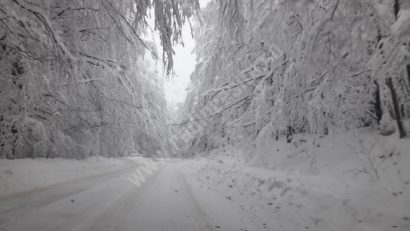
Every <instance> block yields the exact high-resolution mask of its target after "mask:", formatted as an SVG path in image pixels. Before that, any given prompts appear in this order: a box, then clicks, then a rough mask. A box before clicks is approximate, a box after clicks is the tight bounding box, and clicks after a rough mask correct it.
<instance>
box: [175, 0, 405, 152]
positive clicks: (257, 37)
mask: <svg viewBox="0 0 410 231" xmlns="http://www.w3.org/2000/svg"><path fill="white" fill-rule="evenodd" d="M409 17H410V2H408V1H404V0H399V1H393V0H383V1H371V0H359V1H356V0H335V1H327V0H312V1H308V0H305V1H302V0H300V1H281V0H278V1H264V0H252V1H245V0H228V1H222V0H219V1H217V0H214V1H211V3H210V4H209V5H208V6H207V8H206V9H205V10H204V11H203V12H202V14H201V17H199V18H198V20H197V22H196V26H195V39H196V41H197V44H198V45H197V48H196V53H197V55H198V59H199V64H198V65H197V67H196V70H195V72H194V74H193V75H192V81H193V83H192V86H191V91H190V93H189V96H188V100H187V102H186V104H185V106H184V108H183V109H182V114H183V118H182V121H188V122H189V121H192V120H189V119H187V118H188V116H191V117H192V113H191V111H194V113H193V114H194V116H193V117H195V118H201V119H203V120H205V121H206V123H205V126H203V127H202V128H201V129H197V130H196V134H195V135H193V136H192V137H191V139H190V147H191V151H192V152H196V151H198V150H200V151H203V150H210V149H213V148H216V147H221V146H223V145H226V144H232V143H237V142H243V141H253V140H256V139H257V138H258V137H261V136H264V137H266V138H268V139H270V140H278V139H282V138H283V139H286V140H287V141H289V142H290V141H291V140H292V136H293V135H294V134H297V133H311V134H319V135H327V134H329V133H332V132H336V131H343V130H350V129H353V128H359V127H375V128H378V127H379V128H380V129H381V130H382V131H381V132H387V133H390V134H391V133H392V132H395V131H397V132H398V134H399V135H400V136H401V137H404V136H405V135H406V127H407V126H408V125H407V124H406V122H407V121H408V119H409V118H410V66H409V65H410V23H409V21H410V18H409ZM239 101H240V102H239ZM238 102H239V103H238ZM207 105H208V106H207ZM209 105H213V106H212V107H211V106H209ZM203 108H207V109H210V110H211V111H212V112H210V113H204V112H203ZM221 109H226V110H221ZM203 115H205V116H203ZM382 118H383V120H382ZM195 120H198V119H195ZM382 128H389V129H390V132H389V131H383V129H382ZM407 129H408V127H407ZM407 132H408V131H407Z"/></svg>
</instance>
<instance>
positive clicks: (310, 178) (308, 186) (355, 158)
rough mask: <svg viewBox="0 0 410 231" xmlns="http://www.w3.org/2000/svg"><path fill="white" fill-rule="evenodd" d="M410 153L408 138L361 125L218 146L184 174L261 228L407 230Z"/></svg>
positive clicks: (195, 162) (409, 217) (409, 224)
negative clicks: (248, 147)
mask: <svg viewBox="0 0 410 231" xmlns="http://www.w3.org/2000/svg"><path fill="white" fill-rule="evenodd" d="M238 150H240V149H238ZM250 152H252V153H250ZM409 152H410V142H409V140H408V139H405V140H398V139H397V138H396V137H382V136H380V135H377V134H376V133H374V132H370V131H368V130H359V131H358V130H356V131H352V132H347V133H342V134H337V135H330V136H328V137H323V138H319V137H317V138H316V139H315V138H312V137H303V136H299V137H295V138H294V140H293V142H292V143H290V144H288V143H286V142H285V141H283V142H281V141H279V142H270V143H265V144H264V145H262V144H261V143H259V145H258V146H257V147H254V148H252V150H242V151H237V150H234V149H225V150H218V151H214V152H213V153H212V154H211V156H210V157H209V158H203V159H199V160H193V161H191V162H189V163H187V164H186V165H185V167H184V171H185V173H186V175H188V176H189V177H187V179H189V181H190V182H191V183H192V184H193V185H197V186H198V187H202V188H205V189H210V190H212V191H215V192H216V193H218V194H219V195H220V196H221V197H222V198H225V199H226V200H228V201H230V202H231V203H232V204H234V205H235V206H236V207H237V208H238V211H242V212H244V213H245V214H247V215H246V217H251V218H252V219H251V223H252V225H249V227H255V225H256V226H257V227H260V230H284V231H287V230H327V231H328V230H369V231H370V230H371V231H377V230H380V231H385V230H403V231H405V230H410V168H409V167H408V166H409V163H410V155H409V154H410V153H409ZM249 153H250V154H249ZM240 154H242V155H240ZM249 230H252V229H249Z"/></svg>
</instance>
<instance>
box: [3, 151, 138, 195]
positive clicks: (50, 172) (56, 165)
mask: <svg viewBox="0 0 410 231" xmlns="http://www.w3.org/2000/svg"><path fill="white" fill-rule="evenodd" d="M136 161H137V159H132V158H117V159H116V158H104V157H90V158H88V159H85V160H69V159H62V158H55V159H45V158H38V159H17V160H6V159H3V160H0V196H5V195H9V194H14V193H18V192H23V191H29V190H34V189H37V188H42V187H45V186H49V185H53V184H58V183H63V182H66V181H70V180H74V179H79V178H83V177H87V176H93V175H99V174H103V173H108V172H113V171H118V170H120V169H123V168H126V167H129V166H131V165H133V164H135V162H136Z"/></svg>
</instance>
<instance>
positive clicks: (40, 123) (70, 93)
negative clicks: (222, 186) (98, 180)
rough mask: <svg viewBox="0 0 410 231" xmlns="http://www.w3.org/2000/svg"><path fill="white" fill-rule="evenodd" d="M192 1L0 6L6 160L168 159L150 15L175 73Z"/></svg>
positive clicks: (1, 152) (18, 1)
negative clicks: (143, 155)
mask: <svg viewBox="0 0 410 231" xmlns="http://www.w3.org/2000/svg"><path fill="white" fill-rule="evenodd" d="M197 8H198V2H197V1H187V0H172V1H168V0H124V1H115V2H114V1H106V0H87V1H77V0H75V1H71V0H42V1H30V0H6V1H1V2H0V49H1V51H0V63H1V67H0V83H1V84H0V95H1V98H0V119H1V121H0V131H1V132H0V137H1V138H0V141H1V142H0V143H1V144H0V157H1V158H5V157H7V158H21V157H40V156H43V157H54V156H62V157H73V158H85V157H87V156H90V155H104V156H122V155H127V154H130V153H133V152H142V153H146V154H151V155H163V154H164V153H165V151H164V149H165V148H166V147H167V145H166V144H167V137H166V136H167V132H164V130H165V131H166V124H165V115H164V114H163V111H164V109H165V101H164V96H163V94H162V89H161V88H162V80H161V77H160V76H159V74H158V73H156V71H155V68H154V66H153V64H152V61H149V60H150V59H151V58H150V57H153V58H154V59H157V58H159V57H158V55H157V54H156V51H155V46H153V45H152V44H153V43H152V42H150V41H147V40H146V39H144V38H145V37H147V36H145V33H147V32H148V27H150V25H149V24H148V18H149V17H153V18H154V22H155V25H154V26H155V29H156V30H157V31H158V33H159V35H160V38H161V44H162V45H163V51H164V53H163V56H162V61H163V62H164V65H165V66H166V69H167V70H168V71H171V70H172V64H173V59H172V55H173V53H174V52H173V48H172V46H173V45H174V44H176V43H178V42H180V41H181V28H182V26H183V24H185V23H187V22H188V19H189V17H191V16H192V15H193V14H194V11H195V10H196V9H197Z"/></svg>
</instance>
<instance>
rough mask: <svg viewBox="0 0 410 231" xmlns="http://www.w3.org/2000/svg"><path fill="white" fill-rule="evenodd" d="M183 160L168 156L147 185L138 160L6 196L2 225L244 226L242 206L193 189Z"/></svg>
mask: <svg viewBox="0 0 410 231" xmlns="http://www.w3.org/2000/svg"><path fill="white" fill-rule="evenodd" d="M178 162H180V161H166V162H165V163H163V164H161V165H159V167H158V171H156V172H155V173H153V174H145V175H144V176H143V177H144V179H145V181H144V183H143V184H141V186H138V185H137V184H135V183H133V180H132V179H133V177H134V178H135V172H136V171H137V169H138V168H139V166H135V167H134V168H128V169H125V170H121V171H117V172H115V173H110V174H105V175H100V176H94V177H87V178H82V179H79V180H74V181H71V182H69V183H63V184H59V185H54V186H49V187H46V188H43V189H38V190H35V191H31V192H25V193H19V194H15V195H11V196H6V197H2V198H0V230H2V231H27V230H41V231H55V230H96V231H104V230H117V231H127V230H130V231H131V230H132V231H136V230H138V231H163V230H164V231H165V230H167V231H172V230H175V231H177V230H178V231H206V230H241V228H240V224H241V222H243V220H242V221H241V220H240V218H239V216H237V217H236V214H237V212H236V211H232V210H230V209H231V208H230V207H229V204H228V205H226V204H224V200H222V201H218V200H219V199H218V198H217V197H215V198H213V199H210V198H212V195H210V194H209V193H208V192H205V191H203V192H201V191H198V190H199V189H192V188H191V187H190V186H189V184H188V183H187V182H186V180H185V177H183V176H182V174H181V173H180V171H179V167H178V164H179V163H178ZM143 173H145V172H143ZM130 179H131V180H130ZM193 190H195V193H193ZM205 197H206V198H205ZM210 200H211V201H212V203H207V202H208V201H210ZM204 203H205V204H206V206H205V209H204V208H203V206H202V205H201V204H204ZM212 210H214V211H212ZM208 214H212V216H208ZM226 214H229V215H230V216H229V217H227V216H226Z"/></svg>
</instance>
